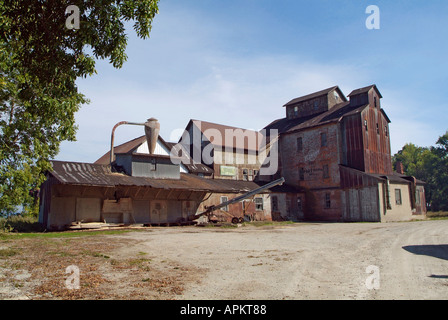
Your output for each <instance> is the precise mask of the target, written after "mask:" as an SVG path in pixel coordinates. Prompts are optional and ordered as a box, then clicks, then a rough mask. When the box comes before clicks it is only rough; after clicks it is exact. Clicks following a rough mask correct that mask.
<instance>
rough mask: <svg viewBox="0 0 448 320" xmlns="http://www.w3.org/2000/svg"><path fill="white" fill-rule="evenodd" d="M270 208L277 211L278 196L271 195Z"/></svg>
mask: <svg viewBox="0 0 448 320" xmlns="http://www.w3.org/2000/svg"><path fill="white" fill-rule="evenodd" d="M271 207H272V208H271V209H272V211H278V198H277V196H271Z"/></svg>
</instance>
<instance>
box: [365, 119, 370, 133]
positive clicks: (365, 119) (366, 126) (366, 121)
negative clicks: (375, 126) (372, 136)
mask: <svg viewBox="0 0 448 320" xmlns="http://www.w3.org/2000/svg"><path fill="white" fill-rule="evenodd" d="M364 127H365V128H366V131H368V129H369V128H368V126H367V119H364Z"/></svg>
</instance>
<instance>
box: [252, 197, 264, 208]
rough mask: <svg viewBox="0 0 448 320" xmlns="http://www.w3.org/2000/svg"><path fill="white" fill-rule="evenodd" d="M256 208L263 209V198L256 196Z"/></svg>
mask: <svg viewBox="0 0 448 320" xmlns="http://www.w3.org/2000/svg"><path fill="white" fill-rule="evenodd" d="M254 202H255V210H256V211H263V198H255V200H254Z"/></svg>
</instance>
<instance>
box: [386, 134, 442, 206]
mask: <svg viewBox="0 0 448 320" xmlns="http://www.w3.org/2000/svg"><path fill="white" fill-rule="evenodd" d="M393 161H394V164H396V162H397V161H400V162H401V163H403V168H404V171H405V174H407V175H410V176H414V177H416V178H417V179H420V180H423V181H425V182H426V188H425V189H426V202H427V203H428V204H429V208H430V209H431V210H432V211H439V210H443V211H448V131H447V132H446V133H445V134H444V135H442V136H440V137H439V139H438V140H437V142H436V145H435V146H431V147H418V146H416V145H414V144H412V143H408V144H406V145H405V146H404V147H403V148H402V149H401V150H400V151H398V153H397V154H395V155H394V157H393Z"/></svg>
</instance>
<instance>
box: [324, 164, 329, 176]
mask: <svg viewBox="0 0 448 320" xmlns="http://www.w3.org/2000/svg"><path fill="white" fill-rule="evenodd" d="M323 169H324V170H323V177H324V179H326V178H329V177H330V174H329V172H328V164H326V165H324V167H323Z"/></svg>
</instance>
